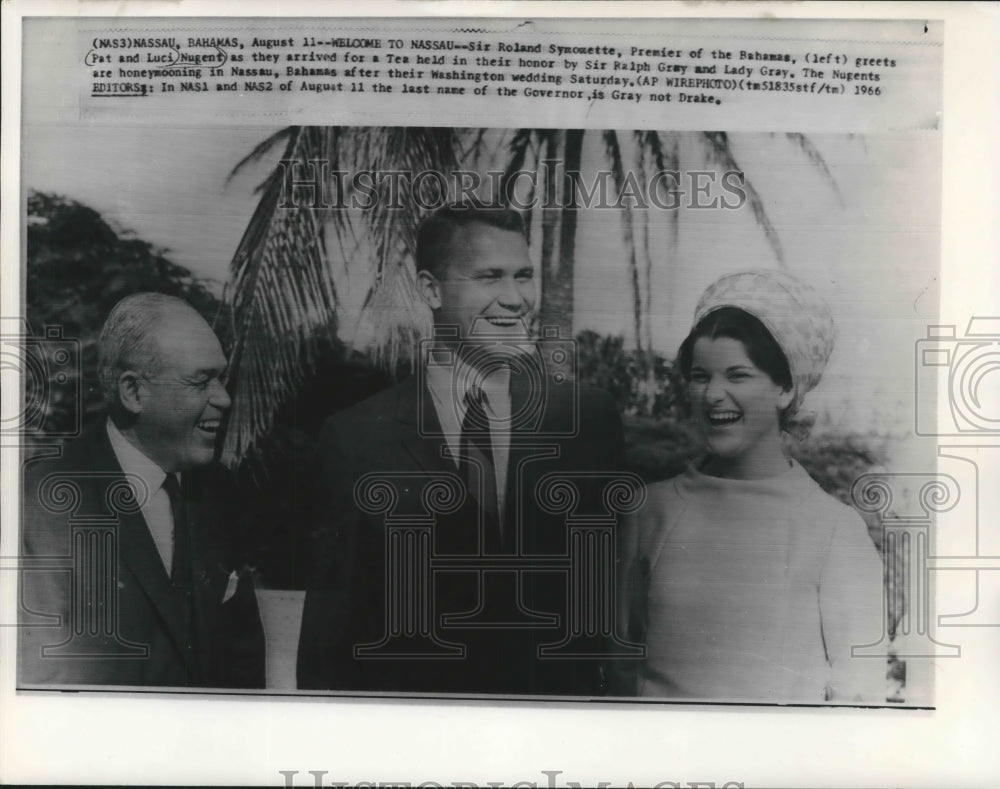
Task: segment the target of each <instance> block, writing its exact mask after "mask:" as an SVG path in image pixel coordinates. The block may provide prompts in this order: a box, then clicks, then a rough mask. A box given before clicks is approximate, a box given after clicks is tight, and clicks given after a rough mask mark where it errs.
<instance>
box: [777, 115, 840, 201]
mask: <svg viewBox="0 0 1000 789" xmlns="http://www.w3.org/2000/svg"><path fill="white" fill-rule="evenodd" d="M785 136H786V137H787V138H788V139H789V140H791V141H792V142H794V143H795V144H796V145H798V146H799V148H801V149H802V152H803V153H804V154H805V155H806V156H807V157H808V158H809V161H810V162H812V163H813V165H815V166H816V168H817V169H819V171H820V172H821V173H822V174H823V175H824V176H826V180H827V183H829V184H830V188H831V189H833V193H834V195H836V197H837V202H838V203H840V205H841V206H843V205H844V196H843V194H841V192H840V186H839V185H838V184H837V179H836V178H834V177H833V173H832V172H830V168H829V167H828V166H827V164H826V159H824V158H823V154H821V153H820V152H819V149H818V148H817V147H816V146H815V145H814V144H813V141H812V140H810V139H809V138H808V137H806V136H805V135H804V134H802V133H800V132H789V133H787V134H786V135H785Z"/></svg>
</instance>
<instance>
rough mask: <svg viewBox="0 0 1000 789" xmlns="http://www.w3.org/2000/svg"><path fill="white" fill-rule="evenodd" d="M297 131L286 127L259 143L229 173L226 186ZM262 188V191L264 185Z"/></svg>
mask: <svg viewBox="0 0 1000 789" xmlns="http://www.w3.org/2000/svg"><path fill="white" fill-rule="evenodd" d="M295 130H296V127H295V126H286V127H285V128H284V129H281V130H280V131H277V132H275V133H274V134H272V135H271V136H270V137H268V138H267V139H266V140H264V141H263V142H261V143H258V144H257V145H256V146H254V149H253V150H252V151H250V153H248V154H247V155H246V156H244V157H243V158H242V159H240V160H239V161H238V162H237V163H236V164H235V165H234V166H233V169H232V170H230V171H229V175H227V176H226V184H225V185H226V186H229V184H230V182H231V181H232V180H233V178H235V177H236V174H237V173H239V171H240V170H242V169H243V168H244V167H246V166H247V165H248V164H251V163H253V162H257V161H260V159H262V158H263V157H264V156H266V155H267V154H268V153H269V152H270V151H271V150H273V149H274V147H275V146H276V145H277V144H278V143H280V142H282V141H283V140H285V139H287V138H288V137H289V135H292V134H294V133H295ZM260 188H261V189H262V188H263V185H262V186H261V187H260ZM258 191H259V190H258Z"/></svg>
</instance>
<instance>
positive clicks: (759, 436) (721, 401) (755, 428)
mask: <svg viewBox="0 0 1000 789" xmlns="http://www.w3.org/2000/svg"><path fill="white" fill-rule="evenodd" d="M688 392H689V394H690V396H691V405H692V409H693V413H694V417H695V422H696V423H697V425H698V428H699V430H700V432H701V434H702V435H703V436H704V439H705V443H706V446H707V449H708V452H709V453H710V455H711V456H712V458H711V463H712V465H713V467H714V470H713V473H716V474H717V475H719V476H729V477H735V478H742V479H750V478H755V477H766V476H772V475H773V474H778V473H781V472H782V471H784V470H787V468H788V463H787V461H786V460H785V457H784V453H783V451H782V447H781V432H780V428H779V417H780V413H781V411H782V410H783V409H784V408H786V407H787V406H788V404H789V403H790V402H791V400H792V392H791V390H786V389H783V388H782V387H781V386H780V385H779V384H777V383H775V382H774V381H773V380H771V377H770V376H769V375H768V374H767V373H766V372H764V371H763V370H761V369H760V368H759V367H757V366H756V365H755V364H754V363H753V361H751V359H750V357H749V356H748V355H747V352H746V348H744V346H743V343H742V342H740V341H739V340H735V339H732V338H730V337H717V338H714V339H712V338H709V337H699V338H698V339H697V340H695V342H694V347H693V349H692V353H691V373H690V380H689V382H688Z"/></svg>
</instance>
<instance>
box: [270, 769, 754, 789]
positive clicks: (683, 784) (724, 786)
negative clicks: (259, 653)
mask: <svg viewBox="0 0 1000 789" xmlns="http://www.w3.org/2000/svg"><path fill="white" fill-rule="evenodd" d="M540 772H541V774H542V775H543V776H545V777H544V778H543V779H542V781H543V782H542V783H539V782H538V781H537V780H524V781H516V782H514V783H511V782H510V781H483V782H481V783H480V782H477V781H451V782H450V783H444V784H442V783H438V782H437V781H422V782H419V783H418V782H415V781H358V782H356V783H349V782H347V781H331V780H327V778H326V776H327V775H329V771H328V770H304V771H302V773H301V774H302V775H303V779H304V780H306V781H309V779H306V778H305V776H306V775H309V776H312V779H311V782H308V783H299V781H298V776H299V775H300V771H299V770H278V773H279V774H280V775H281V776H282V778H283V779H284V784H283V786H284V787H285V789H294V787H299V786H301V787H310V786H311V787H313V789H327V788H329V789H348V787H351V788H352V789H360V787H364V789H411V787H412V789H448V787H453V789H483V787H487V786H488V787H491V789H501V787H510V789H556V787H558V786H567V787H570V789H579V787H580V786H595V787H599V789H606V788H607V787H611V786H627V787H628V789H633V787H634V784H633V783H632V782H631V781H629V782H628V783H627V784H623V783H621V782H620V781H615V782H612V781H600V782H588V783H587V784H582V783H581V782H579V781H568V780H567V781H564V782H562V783H556V781H557V780H558V779H559V776H560V775H562V774H563V771H562V770H541V771H540ZM640 785H641V786H652V787H653V789H743V782H742V781H660V782H659V783H656V784H648V783H644V784H640Z"/></svg>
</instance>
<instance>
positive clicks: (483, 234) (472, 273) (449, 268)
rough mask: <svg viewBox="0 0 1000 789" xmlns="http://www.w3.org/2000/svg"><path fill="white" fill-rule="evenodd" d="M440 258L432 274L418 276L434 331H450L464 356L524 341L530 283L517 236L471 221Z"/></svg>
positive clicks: (524, 247)
mask: <svg viewBox="0 0 1000 789" xmlns="http://www.w3.org/2000/svg"><path fill="white" fill-rule="evenodd" d="M443 256H444V257H445V258H446V259H444V260H442V261H441V262H440V265H439V266H437V267H435V271H436V272H437V273H436V274H435V273H432V272H431V271H430V270H423V271H421V272H420V273H419V277H420V286H421V293H422V294H423V297H424V300H425V301H426V302H427V304H428V305H429V306H430V307H431V309H432V310H433V311H434V325H435V327H438V328H443V327H454V328H456V329H457V331H458V339H460V340H462V342H463V348H464V349H465V350H466V351H469V350H472V349H474V348H475V347H476V346H484V345H494V344H496V341H497V338H498V337H499V338H502V339H508V338H509V339H510V340H511V341H518V340H524V339H527V333H526V330H527V327H528V325H529V323H530V319H531V313H532V312H533V310H534V308H535V279H534V271H533V269H532V266H531V261H530V259H529V258H528V245H527V243H526V242H525V240H524V236H523V235H521V234H520V233H518V232H517V231H514V230H504V229H502V228H498V227H493V226H492V225H488V224H485V223H483V222H473V223H470V224H467V225H462V226H459V227H457V228H455V230H454V234H453V235H452V237H451V239H450V240H449V241H448V243H447V244H446V245H445V247H444V249H443Z"/></svg>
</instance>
